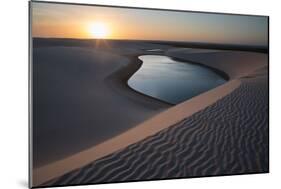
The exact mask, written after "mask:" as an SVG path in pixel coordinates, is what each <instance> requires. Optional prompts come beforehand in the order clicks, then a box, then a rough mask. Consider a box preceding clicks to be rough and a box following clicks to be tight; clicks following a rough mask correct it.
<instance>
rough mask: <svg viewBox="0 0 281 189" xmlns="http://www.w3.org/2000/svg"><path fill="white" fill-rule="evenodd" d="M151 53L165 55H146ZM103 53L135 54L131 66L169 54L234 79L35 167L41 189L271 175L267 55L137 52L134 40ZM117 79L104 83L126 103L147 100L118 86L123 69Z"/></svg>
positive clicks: (140, 47)
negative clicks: (144, 58) (149, 57)
mask: <svg viewBox="0 0 281 189" xmlns="http://www.w3.org/2000/svg"><path fill="white" fill-rule="evenodd" d="M126 48H128V49H130V51H129V52H130V53H128V51H126ZM149 48H152V49H156V48H157V49H158V48H160V49H164V51H163V52H147V51H146V50H147V49H149ZM101 51H102V52H104V53H108V54H112V55H109V56H113V59H115V56H116V60H118V59H117V55H118V56H121V57H124V56H125V57H130V59H129V60H130V62H128V64H132V63H135V62H134V57H135V58H136V56H137V55H139V54H143V53H144V54H153V53H158V54H161V53H162V54H165V55H168V56H170V57H173V58H176V59H181V60H186V61H192V62H193V63H198V64H202V65H206V66H208V67H211V68H214V69H218V70H220V71H222V72H223V73H225V74H227V75H228V76H229V79H230V80H229V82H227V83H226V84H224V85H222V86H219V87H217V88H215V89H212V90H210V91H207V92H205V93H203V94H201V95H199V96H197V97H194V98H192V99H190V100H188V101H185V102H183V103H181V104H178V105H176V106H174V107H169V106H166V105H164V104H161V103H160V102H159V104H158V105H157V111H158V113H157V114H156V113H155V114H154V116H152V115H153V114H150V118H149V119H146V120H145V119H143V121H142V122H140V123H139V124H137V125H135V126H134V127H132V128H131V129H129V130H127V131H126V132H123V133H121V134H119V135H116V136H115V137H113V138H111V139H108V140H106V141H104V142H102V143H100V144H99V145H96V146H93V147H92V148H89V149H87V150H85V151H81V152H79V153H77V154H74V155H71V156H69V157H67V158H65V159H62V160H60V161H55V162H53V163H50V164H47V165H45V166H42V167H39V168H37V169H34V172H33V176H34V180H33V183H34V185H35V186H60V185H65V184H68V185H77V184H85V183H107V182H121V181H135V180H153V179H163V178H179V177H180V178H181V177H197V176H211V175H229V174H243V173H261V172H268V161H269V160H268V148H269V144H268V62H267V60H268V55H267V54H265V53H253V52H242V51H221V50H205V49H188V48H177V47H173V46H169V45H167V46H165V45H163V46H162V47H159V46H157V45H156V46H155V45H154V44H145V43H139V44H138V45H136V44H134V48H133V49H132V46H130V45H129V43H128V42H127V43H126V45H123V46H121V48H119V49H115V48H112V49H111V50H106V49H102V50H101ZM77 52H79V51H77ZM83 52H84V51H83ZM83 52H81V53H83ZM116 54H117V55H116ZM120 60H121V59H120ZM112 61H113V60H112ZM113 62H114V61H113ZM104 63H106V61H104ZM124 69H128V67H127V68H126V67H124ZM117 70H118V71H117ZM111 74H112V75H111V76H110V77H107V79H106V80H104V82H105V83H107V84H106V85H107V86H109V87H110V89H111V90H113V91H116V92H117V93H118V94H122V95H123V96H125V97H126V99H130V98H133V99H135V100H137V99H143V98H141V97H137V96H138V95H140V94H136V96H135V95H133V94H130V92H128V93H127V92H126V89H125V88H124V90H122V87H118V85H120V82H119V81H117V80H115V79H114V78H115V77H116V76H118V75H120V74H121V75H123V76H124V74H125V72H124V73H123V72H122V69H115V71H113V72H112V73H111ZM112 77H113V78H112ZM119 78H120V77H119ZM124 78H125V77H123V79H124ZM120 81H121V80H120ZM118 83H119V84H118ZM124 87H125V86H124ZM122 91H123V92H122ZM128 94H130V95H128ZM144 98H147V97H144ZM143 100H144V99H143ZM143 100H141V102H143ZM144 101H145V100H144ZM153 101H154V100H153V99H151V103H152V102H153ZM121 102H122V103H123V101H120V103H121ZM124 102H126V100H124ZM101 104H102V102H101ZM149 104H150V103H148V104H146V105H144V104H142V105H143V107H144V108H145V107H146V106H147V105H149ZM152 104H153V103H152ZM152 104H150V105H151V106H154V105H152ZM119 106H121V104H120V105H119ZM126 106H127V105H126ZM134 106H136V104H134ZM100 107H102V105H100ZM127 107H128V106H127ZM161 108H162V109H161ZM164 109H165V110H164ZM127 111H130V110H129V109H128V110H127ZM157 111H156V112H157ZM160 111H161V112H160ZM159 112H160V113H159ZM92 113H95V112H94V111H93V112H92ZM148 117H149V116H148ZM110 126H111V127H114V126H116V123H115V122H114V121H113V122H111V125H110Z"/></svg>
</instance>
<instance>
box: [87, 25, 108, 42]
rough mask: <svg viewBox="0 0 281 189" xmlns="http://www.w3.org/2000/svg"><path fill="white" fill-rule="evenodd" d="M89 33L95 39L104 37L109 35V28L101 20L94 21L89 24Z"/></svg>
mask: <svg viewBox="0 0 281 189" xmlns="http://www.w3.org/2000/svg"><path fill="white" fill-rule="evenodd" d="M89 30H90V33H91V35H92V37H94V38H97V39H104V38H107V37H108V36H109V28H108V26H107V25H106V24H105V23H103V22H95V23H92V24H91V25H90V28H89Z"/></svg>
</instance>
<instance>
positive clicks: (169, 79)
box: [128, 55, 226, 104]
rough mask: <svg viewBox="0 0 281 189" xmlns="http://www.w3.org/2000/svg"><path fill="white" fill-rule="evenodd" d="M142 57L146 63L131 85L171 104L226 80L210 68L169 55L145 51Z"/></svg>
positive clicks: (130, 80)
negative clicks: (147, 53) (181, 60)
mask: <svg viewBox="0 0 281 189" xmlns="http://www.w3.org/2000/svg"><path fill="white" fill-rule="evenodd" d="M139 59H140V60H142V62H143V64H142V66H141V68H140V69H139V70H138V71H137V72H136V73H134V75H133V76H132V77H131V78H130V79H129V80H128V85H129V86H130V87H131V88H133V89H134V90H136V91H138V92H140V93H143V94H145V95H148V96H151V97H154V98H157V99H160V100H162V101H165V102H168V103H171V104H178V103H180V102H183V101H185V100H187V99H190V98H192V97H194V96H196V95H198V94H200V93H203V92H205V91H208V90H210V89H212V88H215V87H217V86H219V85H221V84H223V83H225V82H226V80H225V79H224V78H223V77H222V76H220V75H219V74H217V73H215V72H214V71H213V70H211V69H208V68H206V67H203V66H200V65H196V64H191V63H188V62H180V61H176V60H173V59H171V58H170V57H168V56H162V55H142V56H139Z"/></svg>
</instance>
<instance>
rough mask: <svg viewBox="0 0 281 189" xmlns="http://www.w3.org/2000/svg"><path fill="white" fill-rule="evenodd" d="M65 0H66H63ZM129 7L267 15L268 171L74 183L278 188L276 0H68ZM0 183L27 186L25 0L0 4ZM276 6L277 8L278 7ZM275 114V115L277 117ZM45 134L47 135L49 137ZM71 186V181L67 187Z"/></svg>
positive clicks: (280, 149) (107, 188) (109, 188)
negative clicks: (118, 181)
mask: <svg viewBox="0 0 281 189" xmlns="http://www.w3.org/2000/svg"><path fill="white" fill-rule="evenodd" d="M66 1H67V0H66ZM68 1H69V2H79V3H95V4H108V5H121V6H134V7H149V8H164V9H165V8H166V9H167V8H168V9H182V10H198V11H211V12H229V13H242V14H243V13H244V14H259V15H269V16H270V174H259V175H244V176H227V177H211V178H196V179H180V180H168V181H151V182H137V183H123V184H106V185H89V186H80V187H77V188H97V189H103V188H105V189H112V188H116V189H121V188H122V189H123V188H132V187H133V188H135V189H138V188H141V189H142V188H151V187H154V188H187V187H188V188H199V189H200V188H208V189H209V188H216V189H219V188H224V189H225V188H228V189H229V188H230V189H232V188H235V189H237V188H263V189H264V188H273V187H274V188H278V186H279V188H280V186H281V184H280V182H281V174H280V171H281V170H280V169H281V163H280V162H281V147H280V146H281V141H280V138H281V129H280V127H281V124H280V122H281V121H280V120H279V118H281V113H280V112H281V110H279V109H278V107H280V106H281V104H280V98H281V94H280V88H281V87H280V86H281V80H280V75H281V70H280V65H281V61H280V56H281V52H280V35H281V28H280V26H281V19H280V18H281V17H280V12H281V6H280V5H278V2H279V1H278V0H263V1H262V0H111V1H110V0H80V1H79V0H68ZM0 8H1V11H0V14H1V15H0V19H1V20H0V32H1V33H0V48H1V50H0V129H1V131H0V140H1V141H0V174H1V175H0V188H12V189H16V188H27V186H28V185H27V180H28V1H27V0H5V1H4V0H2V1H1V4H0ZM278 8H279V10H278ZM278 117H279V118H278ZM50 140H51V139H50ZM68 188H74V187H68Z"/></svg>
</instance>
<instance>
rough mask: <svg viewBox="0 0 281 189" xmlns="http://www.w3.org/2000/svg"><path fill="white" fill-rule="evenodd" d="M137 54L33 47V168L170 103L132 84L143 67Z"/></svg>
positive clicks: (99, 139) (125, 127)
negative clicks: (143, 91) (124, 54)
mask: <svg viewBox="0 0 281 189" xmlns="http://www.w3.org/2000/svg"><path fill="white" fill-rule="evenodd" d="M119 51H121V50H120V49H119ZM124 51H126V49H125V50H124ZM127 53H128V52H127ZM134 53H135V52H134ZM134 53H131V54H129V55H126V56H121V55H118V54H117V53H112V52H105V51H103V50H100V49H94V48H90V47H84V48H80V47H63V46H48V47H37V48H35V49H34V51H33V62H34V64H33V77H34V83H33V87H34V88H33V97H34V101H33V112H34V116H33V166H34V168H37V167H41V166H43V165H46V164H49V163H51V162H54V161H57V160H59V159H64V158H65V157H67V156H69V155H72V154H75V153H77V152H79V151H82V150H84V149H87V148H89V147H92V146H94V145H96V144H98V143H100V142H102V141H104V140H106V139H109V138H111V137H113V136H115V135H118V134H120V133H122V132H124V131H126V130H128V129H130V128H132V127H134V126H136V125H137V124H139V123H141V122H143V121H144V120H146V119H148V118H150V117H152V116H153V115H156V114H157V113H159V112H161V111H163V110H164V109H166V108H168V107H170V105H168V104H166V103H162V102H160V101H156V100H153V99H151V98H149V97H146V96H144V95H141V94H139V93H136V92H134V91H132V90H130V89H129V87H127V85H126V82H127V80H128V79H129V77H130V76H131V75H132V74H133V73H135V71H136V70H137V69H138V68H139V67H140V65H141V64H140V63H139V62H137V59H136V58H135V54H134ZM119 54H121V53H119ZM112 125H116V126H114V127H112Z"/></svg>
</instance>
